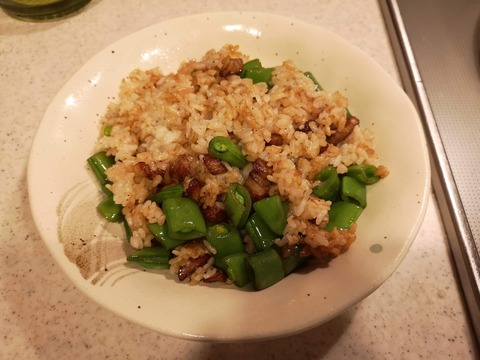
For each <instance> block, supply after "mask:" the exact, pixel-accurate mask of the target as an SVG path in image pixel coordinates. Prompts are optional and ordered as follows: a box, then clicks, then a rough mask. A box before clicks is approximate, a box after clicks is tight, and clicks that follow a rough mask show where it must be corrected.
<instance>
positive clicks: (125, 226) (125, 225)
mask: <svg viewBox="0 0 480 360" xmlns="http://www.w3.org/2000/svg"><path fill="white" fill-rule="evenodd" d="M123 229H124V230H125V238H126V239H127V241H130V238H131V237H132V235H133V231H132V228H131V227H130V225H129V224H128V221H127V220H126V219H124V220H123Z"/></svg>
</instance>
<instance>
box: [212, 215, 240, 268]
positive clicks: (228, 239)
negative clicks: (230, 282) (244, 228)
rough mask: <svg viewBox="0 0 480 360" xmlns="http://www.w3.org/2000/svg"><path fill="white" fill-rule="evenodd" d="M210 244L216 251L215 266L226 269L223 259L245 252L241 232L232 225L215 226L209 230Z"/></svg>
mask: <svg viewBox="0 0 480 360" xmlns="http://www.w3.org/2000/svg"><path fill="white" fill-rule="evenodd" d="M206 238H207V241H208V243H209V244H210V245H211V246H212V247H213V248H214V249H215V254H214V255H213V258H214V264H215V265H217V266H219V267H220V268H225V264H224V263H223V258H224V257H225V256H227V255H231V254H235V253H239V252H242V251H245V247H244V245H243V239H242V236H241V235H240V232H239V231H238V230H237V228H235V227H234V226H232V225H230V224H215V225H213V226H210V227H209V228H208V229H207V234H206Z"/></svg>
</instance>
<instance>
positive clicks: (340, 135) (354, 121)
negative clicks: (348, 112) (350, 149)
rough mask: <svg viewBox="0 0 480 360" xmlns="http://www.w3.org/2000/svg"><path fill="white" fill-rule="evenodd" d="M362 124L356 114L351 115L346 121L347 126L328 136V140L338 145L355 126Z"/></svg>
mask: <svg viewBox="0 0 480 360" xmlns="http://www.w3.org/2000/svg"><path fill="white" fill-rule="evenodd" d="M358 124H360V120H359V119H358V118H356V117H355V116H350V117H349V118H348V119H347V122H346V123H345V127H344V128H343V129H342V130H341V131H335V133H333V134H332V135H330V136H329V137H328V138H327V142H328V143H330V144H332V145H337V144H338V143H340V142H342V141H343V140H345V139H346V138H347V137H348V136H349V135H350V134H351V133H352V132H353V129H354V128H355V126H357V125H358Z"/></svg>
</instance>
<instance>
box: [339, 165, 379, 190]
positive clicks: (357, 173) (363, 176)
mask: <svg viewBox="0 0 480 360" xmlns="http://www.w3.org/2000/svg"><path fill="white" fill-rule="evenodd" d="M376 172H377V167H376V166H375V165H367V164H362V165H350V166H349V167H348V170H347V175H348V176H350V177H352V178H354V179H356V180H358V181H360V182H362V183H364V184H365V185H372V184H375V183H377V182H378V181H379V180H380V176H377V175H376Z"/></svg>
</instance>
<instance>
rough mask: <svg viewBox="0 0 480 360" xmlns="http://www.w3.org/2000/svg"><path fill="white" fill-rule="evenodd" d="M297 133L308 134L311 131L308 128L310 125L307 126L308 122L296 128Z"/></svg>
mask: <svg viewBox="0 0 480 360" xmlns="http://www.w3.org/2000/svg"><path fill="white" fill-rule="evenodd" d="M297 131H301V132H304V133H309V132H310V131H312V129H311V128H310V125H309V121H306V122H305V123H303V124H302V125H300V126H299V127H298V129H297Z"/></svg>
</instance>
